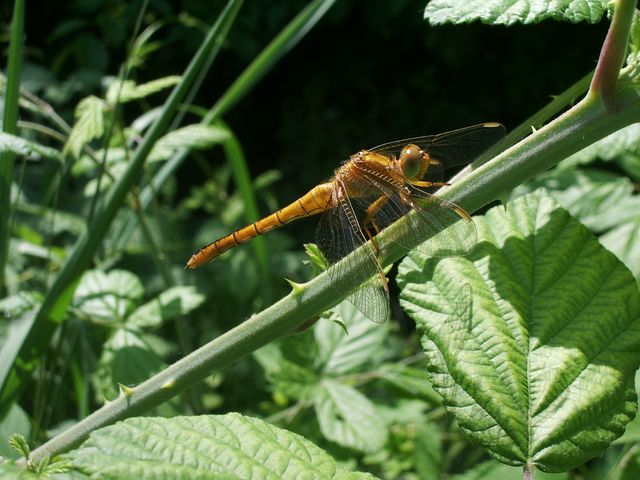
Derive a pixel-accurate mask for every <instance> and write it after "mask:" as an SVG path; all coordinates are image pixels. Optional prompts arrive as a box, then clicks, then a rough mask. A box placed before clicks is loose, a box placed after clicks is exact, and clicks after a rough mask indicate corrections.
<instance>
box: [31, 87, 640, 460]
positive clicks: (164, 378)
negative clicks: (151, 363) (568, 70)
mask: <svg viewBox="0 0 640 480" xmlns="http://www.w3.org/2000/svg"><path fill="white" fill-rule="evenodd" d="M616 99H617V100H618V101H619V103H618V104H619V105H623V107H622V108H621V109H619V110H618V111H617V112H615V113H612V112H610V111H609V110H607V109H606V108H605V107H604V106H603V105H602V103H601V102H599V101H595V100H593V99H591V98H587V99H585V100H583V101H581V102H580V103H578V104H577V105H575V106H574V107H573V108H571V109H570V110H568V111H567V112H565V113H564V114H563V115H561V116H560V117H558V118H557V119H555V120H554V121H552V122H550V123H549V124H548V125H546V126H545V127H543V128H541V129H540V130H538V131H537V132H535V133H534V134H532V135H530V136H529V137H527V138H526V139H524V140H523V141H522V142H520V143H518V144H516V145H514V146H513V147H511V148H510V149H508V150H506V151H505V152H503V153H502V154H500V155H499V156H497V157H496V158H494V159H493V160H492V161H490V162H488V163H486V164H484V165H482V166H481V167H480V168H478V169H477V170H475V171H473V172H472V173H471V174H470V175H468V176H467V177H466V178H464V179H463V180H462V181H460V182H459V183H458V184H454V185H452V186H451V187H449V188H447V189H446V190H444V191H443V193H442V197H443V198H446V199H447V200H449V201H452V202H455V203H457V204H460V205H462V206H463V207H465V208H467V209H468V210H469V211H475V210H477V209H478V208H481V207H482V206H484V205H486V204H487V203H489V202H491V201H493V200H494V199H496V198H497V197H498V196H499V195H500V194H501V193H503V192H506V191H509V190H511V189H513V188H515V187H516V186H518V185H519V184H521V183H522V182H524V181H525V180H527V179H529V178H531V177H533V176H534V175H536V174H538V173H541V172H543V171H545V170H547V169H548V168H549V167H551V166H553V165H554V164H556V163H558V162H559V161H560V160H562V159H563V158H565V157H567V156H568V155H571V154H573V153H575V152H577V151H579V150H581V149H582V148H584V147H586V146H588V145H590V144H591V143H593V142H595V141H597V140H600V139H601V138H603V137H605V136H607V135H609V134H611V133H613V132H614V131H616V130H618V129H620V128H623V127H625V126H627V125H629V124H631V123H634V122H637V121H639V120H640V97H639V96H638V94H637V93H636V89H635V87H634V86H628V87H625V88H623V89H619V91H618V92H617V94H616ZM412 214H413V212H412V213H410V214H409V215H412ZM406 221H409V219H406V218H404V219H401V220H400V221H398V222H397V223H396V224H394V225H392V226H390V227H389V228H387V229H385V230H384V231H383V232H382V233H381V234H380V235H378V236H377V237H376V239H377V240H378V244H379V245H380V247H381V248H382V252H383V256H382V259H381V260H382V261H383V263H384V265H388V264H390V263H391V262H394V261H396V260H398V259H399V258H400V257H401V256H402V255H403V254H404V253H405V250H403V249H402V248H401V247H398V244H402V245H407V246H408V247H415V246H417V245H418V244H419V243H421V242H422V241H424V240H426V239H425V238H405V237H401V235H403V233H401V232H403V231H405V229H403V226H402V224H401V223H402V222H406ZM405 235H406V233H405ZM351 255H353V256H355V257H356V262H352V261H349V265H351V266H352V268H350V269H349V270H346V269H345V270H343V273H344V276H345V279H347V280H346V281H345V282H343V281H342V279H340V284H341V285H345V286H346V287H348V288H345V291H344V292H338V295H336V292H335V290H334V289H333V288H332V283H331V281H330V279H329V277H328V276H327V275H326V273H323V274H321V275H319V276H318V277H316V278H314V279H313V280H311V281H309V282H307V283H305V284H303V285H300V288H296V290H295V291H292V292H291V293H290V294H289V295H287V296H286V297H284V298H283V299H281V300H280V301H278V302H277V303H275V304H274V305H272V306H270V307H268V308H267V309H265V310H263V311H262V312H260V313H258V314H256V315H254V316H253V317H251V318H250V319H248V320H247V321H245V322H243V323H242V324H240V325H238V326H237V327H236V328H234V329H233V330H231V331H229V332H227V333H225V334H223V335H221V336H220V337H218V338H216V339H214V340H212V341H211V342H209V343H208V344H206V345H205V346H203V347H201V348H199V349H198V350H196V351H194V352H193V353H191V354H190V355H188V356H186V357H184V358H183V359H181V360H179V361H178V362H176V363H174V364H173V365H171V366H169V367H168V368H167V369H166V370H164V371H162V372H160V373H158V374H157V375H155V376H153V377H151V378H150V379H149V380H147V381H145V382H144V383H142V384H141V385H139V386H137V387H135V388H133V389H132V390H131V391H130V392H129V393H127V394H126V395H121V396H120V397H119V398H118V399H116V400H115V401H113V402H111V403H109V404H107V405H105V406H104V407H102V408H101V409H100V410H98V411H96V412H94V413H93V414H91V415H89V416H88V417H87V418H85V419H84V420H82V421H80V422H79V423H77V424H76V425H74V426H73V427H71V428H70V429H69V430H67V431H66V432H64V433H62V434H61V435H59V436H57V437H55V438H54V439H52V440H50V441H49V442H47V443H46V444H44V445H42V446H41V447H40V448H38V449H36V450H35V451H34V452H33V453H32V456H31V458H32V459H33V460H34V461H39V460H41V459H42V458H43V457H44V456H46V455H55V454H58V453H61V452H64V451H67V450H68V449H70V448H72V447H74V446H76V445H78V444H79V443H80V442H81V441H82V440H83V439H85V438H86V437H87V436H88V435H89V433H91V432H92V431H93V430H95V429H97V428H100V427H103V426H105V425H109V424H112V423H114V422H116V421H118V420H122V419H124V418H126V417H130V416H133V415H137V414H141V413H143V412H145V411H147V410H149V409H150V408H152V407H154V406H157V405H159V404H161V403H162V402H164V401H166V400H168V399H169V398H171V397H173V396H175V395H177V394H179V393H180V392H182V391H183V390H184V389H186V388H188V387H190V386H191V385H193V384H194V383H196V382H198V381H200V380H202V379H204V378H205V377H207V376H208V375H209V374H210V373H211V371H212V370H215V369H220V368H223V367H224V366H226V365H228V364H229V363H231V362H233V361H236V360H238V359H239V358H241V357H243V356H244V355H247V354H249V353H251V352H253V351H254V350H256V349H257V348H259V347H262V346H263V345H266V344H267V343H269V342H271V341H273V340H276V339H278V338H280V337H282V336H284V335H287V334H289V333H290V332H291V331H293V330H294V329H295V328H297V327H298V326H300V325H301V324H302V323H304V322H305V321H307V320H308V319H309V318H311V317H314V316H317V315H319V314H320V313H321V312H323V311H325V310H327V309H328V308H330V307H332V306H333V305H335V304H336V303H337V302H339V301H340V300H341V299H342V298H344V296H346V295H347V294H348V293H349V292H348V290H349V289H351V290H353V289H356V288H357V287H358V286H359V285H360V284H361V283H362V282H363V281H364V280H366V278H363V274H362V273H361V272H362V270H363V269H361V268H359V267H358V264H359V262H365V261H368V256H367V255H366V253H365V252H364V251H363V249H358V250H356V251H355V252H353V253H352V254H351ZM349 260H353V259H351V258H350V259H349Z"/></svg>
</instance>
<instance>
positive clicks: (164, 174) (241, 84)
mask: <svg viewBox="0 0 640 480" xmlns="http://www.w3.org/2000/svg"><path fill="white" fill-rule="evenodd" d="M335 1H336V0H314V1H313V2H311V3H309V5H307V6H306V7H305V8H304V9H303V10H302V11H301V12H300V13H299V14H298V15H297V16H296V17H295V18H294V19H293V20H291V22H289V24H287V26H286V27H285V28H284V29H283V30H282V31H281V32H280V33H279V34H278V35H277V36H276V37H275V38H274V39H273V40H272V41H271V42H270V43H269V45H267V46H266V47H265V49H264V50H263V51H262V52H261V53H260V54H259V55H258V56H257V57H256V58H255V59H254V60H253V62H251V64H250V65H249V66H248V67H247V68H246V69H245V70H244V71H243V72H242V73H241V74H240V76H239V77H238V78H237V79H236V80H235V81H234V82H233V84H232V85H231V86H230V87H229V88H228V89H227V90H226V92H225V93H224V94H222V96H221V97H220V99H219V100H218V101H217V102H216V104H215V105H214V106H213V107H212V108H211V109H210V110H209V112H208V113H207V115H205V116H204V118H203V120H202V122H201V123H203V124H213V123H215V121H216V120H217V119H218V118H219V117H220V116H222V115H224V114H225V113H226V112H227V111H228V110H229V109H230V108H231V107H232V106H233V105H235V104H236V103H237V102H238V101H239V100H240V99H241V98H242V97H244V96H245V95H246V94H247V93H249V91H250V90H251V88H252V87H253V86H254V85H255V84H256V83H257V82H258V81H259V80H261V79H262V77H264V76H265V75H266V74H267V72H268V71H269V69H271V68H273V66H274V65H275V64H276V63H277V62H278V60H280V59H281V58H282V57H283V56H284V55H285V54H286V53H287V52H288V51H289V50H291V49H292V48H293V47H295V46H296V44H297V43H298V42H299V41H300V40H301V39H302V38H303V37H304V36H305V35H306V34H307V32H309V30H311V29H312V28H313V27H314V26H315V24H316V23H318V21H319V20H320V19H321V18H322V17H323V16H324V14H325V13H326V12H327V10H329V8H331V6H332V5H333V4H334V3H335ZM188 154H189V151H188V150H182V151H180V152H178V153H176V154H175V155H174V156H173V157H172V158H171V159H169V160H168V161H167V162H165V163H164V164H163V165H162V167H161V168H160V169H159V170H158V172H157V173H156V174H155V175H154V177H153V179H152V180H151V182H150V184H149V185H147V186H146V187H145V188H144V189H143V190H142V192H141V194H140V206H141V208H142V209H146V208H147V207H148V206H149V204H150V203H151V200H152V199H153V196H154V192H156V191H159V190H161V189H162V187H163V186H164V184H165V182H166V181H167V180H168V179H169V178H171V177H172V176H173V175H174V173H175V172H176V170H177V169H178V168H179V167H180V165H182V162H183V161H184V160H185V159H186V158H187V155H188ZM244 168H245V169H246V166H245V167H244ZM135 228H136V224H135V219H134V218H133V216H131V215H130V216H129V218H128V219H127V222H126V223H125V227H124V228H123V231H122V234H121V235H119V239H120V242H119V243H118V247H119V248H124V245H126V243H127V241H128V240H129V238H130V237H131V235H132V234H133V231H134V229H135Z"/></svg>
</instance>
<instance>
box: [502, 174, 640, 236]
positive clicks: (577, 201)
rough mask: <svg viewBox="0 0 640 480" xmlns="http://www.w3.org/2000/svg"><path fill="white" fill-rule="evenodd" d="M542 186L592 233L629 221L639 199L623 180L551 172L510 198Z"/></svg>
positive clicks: (639, 204)
mask: <svg viewBox="0 0 640 480" xmlns="http://www.w3.org/2000/svg"><path fill="white" fill-rule="evenodd" d="M540 187H544V188H545V189H546V190H547V191H548V193H549V194H550V195H551V196H552V197H553V199H554V200H555V201H556V202H558V203H559V204H560V205H561V206H562V207H564V208H566V209H567V210H569V212H570V213H571V215H573V216H574V217H576V218H577V219H579V220H580V221H581V222H582V223H584V224H585V225H586V226H588V227H589V228H590V229H591V230H593V231H595V232H602V231H605V230H608V229H610V228H612V227H615V226H618V225H622V224H624V223H625V222H628V221H630V220H633V219H634V218H636V217H637V216H638V214H639V213H640V196H637V195H633V190H634V187H633V184H632V183H631V182H630V181H629V179H628V178H626V177H620V176H619V175H615V174H613V173H609V172H604V171H601V170H592V169H584V170H552V171H550V172H547V173H545V174H543V175H540V176H538V177H536V178H535V179H534V180H531V181H529V182H527V183H525V184H523V185H521V186H519V187H518V188H516V189H515V190H514V191H513V193H512V194H511V198H516V197H519V196H520V195H524V194H525V193H528V192H532V191H535V190H537V189H538V188H540Z"/></svg>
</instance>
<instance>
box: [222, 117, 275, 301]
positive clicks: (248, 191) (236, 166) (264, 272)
mask: <svg viewBox="0 0 640 480" xmlns="http://www.w3.org/2000/svg"><path fill="white" fill-rule="evenodd" d="M216 124H217V125H220V126H221V127H223V128H225V129H226V130H228V131H229V133H230V135H229V139H228V140H226V141H225V142H224V143H223V144H222V148H224V152H225V154H226V156H227V160H228V162H229V165H230V166H231V172H232V174H233V179H234V181H235V183H236V186H237V187H238V190H239V191H240V196H241V197H242V201H243V202H244V208H245V212H246V218H247V223H252V222H255V221H256V220H258V219H259V218H260V213H259V211H258V202H257V201H256V195H255V192H254V190H253V182H252V181H251V175H250V174H249V168H248V167H247V161H246V159H245V156H244V152H243V151H242V146H241V145H240V142H238V139H237V138H236V136H235V135H234V134H233V132H232V131H231V130H230V129H229V127H228V126H227V125H226V124H225V123H224V122H223V121H222V120H218V121H217V122H216ZM255 240H256V241H255V242H254V243H253V249H254V251H255V252H256V257H257V258H258V265H259V267H260V275H261V278H264V279H267V278H269V258H268V256H267V245H266V242H265V241H264V238H262V237H258V238H256V239H255ZM264 288H265V289H266V291H265V298H270V295H269V293H270V292H269V290H270V283H269V282H268V281H266V282H264Z"/></svg>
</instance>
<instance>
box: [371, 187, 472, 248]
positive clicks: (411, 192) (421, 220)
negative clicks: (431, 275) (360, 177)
mask: <svg viewBox="0 0 640 480" xmlns="http://www.w3.org/2000/svg"><path fill="white" fill-rule="evenodd" d="M369 180H370V182H371V183H372V185H374V186H375V188H376V190H378V191H379V192H380V195H381V196H384V198H385V201H384V202H380V205H379V208H378V209H377V210H376V212H375V215H373V217H372V221H373V223H375V224H376V226H377V227H378V228H379V229H380V230H383V229H384V228H386V227H388V226H389V225H391V224H392V223H394V222H395V221H396V220H398V219H399V218H400V217H402V216H405V217H406V218H405V219H404V220H403V223H402V227H401V231H400V232H399V236H400V237H403V238H407V239H409V238H416V237H418V238H426V239H427V240H426V241H425V242H423V243H422V244H420V245H419V246H418V247H415V250H418V251H419V252H421V253H423V254H424V255H427V256H429V257H449V256H457V255H463V254H465V253H467V252H469V251H471V250H472V249H473V247H474V246H475V244H476V240H477V233H476V229H475V225H474V224H473V222H472V221H470V220H468V219H466V218H465V217H463V216H462V215H461V214H460V213H458V212H463V210H462V209H461V208H460V207H458V206H457V205H454V204H452V203H450V202H447V201H446V200H443V199H442V198H440V197H436V196H433V195H430V194H429V193H427V192H425V191H422V190H420V189H419V188H416V187H414V186H412V185H410V184H408V183H407V184H406V188H407V189H408V192H401V191H397V190H394V189H392V188H391V187H389V186H386V185H385V184H384V183H382V182H379V181H377V180H376V179H374V178H371V179H369ZM412 210H414V211H415V213H413V214H411V215H407V214H408V213H409V212H411V211H412ZM396 243H397V244H398V245H399V246H401V247H403V248H404V249H405V250H406V251H407V252H408V251H410V250H411V248H410V247H409V245H406V244H403V242H402V241H400V240H398V241H396Z"/></svg>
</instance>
